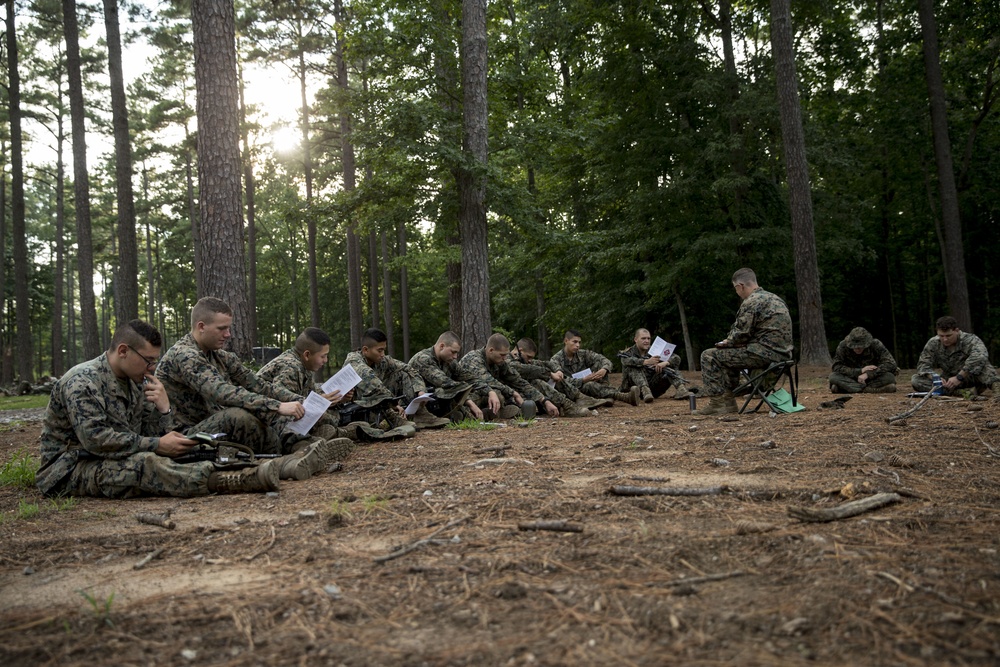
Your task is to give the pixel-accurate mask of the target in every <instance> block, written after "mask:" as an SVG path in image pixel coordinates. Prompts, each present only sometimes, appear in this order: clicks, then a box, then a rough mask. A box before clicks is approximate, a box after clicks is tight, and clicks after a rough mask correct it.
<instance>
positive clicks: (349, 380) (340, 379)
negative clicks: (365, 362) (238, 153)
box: [323, 366, 361, 396]
mask: <svg viewBox="0 0 1000 667" xmlns="http://www.w3.org/2000/svg"><path fill="white" fill-rule="evenodd" d="M359 382H361V376H360V375H358V372H357V371H356V370H354V366H344V367H343V368H341V369H340V370H339V371H337V373H336V374H335V375H334V376H333V377H332V378H330V379H329V380H327V381H326V382H324V383H323V393H324V394H329V393H330V392H331V391H333V390H334V389H339V390H340V395H341V396H343V395H345V394H346V393H347V392H349V391H350V390H352V389H354V388H355V387H357V386H358V383H359Z"/></svg>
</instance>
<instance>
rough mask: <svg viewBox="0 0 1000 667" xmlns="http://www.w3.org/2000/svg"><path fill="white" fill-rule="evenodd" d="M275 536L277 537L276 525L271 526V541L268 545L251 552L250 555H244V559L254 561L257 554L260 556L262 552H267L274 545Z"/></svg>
mask: <svg viewBox="0 0 1000 667" xmlns="http://www.w3.org/2000/svg"><path fill="white" fill-rule="evenodd" d="M274 538H275V535H274V526H271V541H270V542H268V543H267V546H266V547H264V548H263V549H261V550H260V551H258V552H257V553H253V554H250V555H249V556H244V557H243V560H245V561H248V562H249V561H252V560H253V559H254V558H256V557H257V556H260V555H261V554H263V553H266V552H267V550H268V549H270V548H271V547H273V546H274Z"/></svg>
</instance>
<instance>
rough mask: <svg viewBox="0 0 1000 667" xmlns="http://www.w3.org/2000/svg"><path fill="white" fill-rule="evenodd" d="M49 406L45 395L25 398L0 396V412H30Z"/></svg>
mask: <svg viewBox="0 0 1000 667" xmlns="http://www.w3.org/2000/svg"><path fill="white" fill-rule="evenodd" d="M48 404H49V397H48V396H47V395H45V394H28V395H27V396H0V410H30V409H33V408H44V407H46V406H48Z"/></svg>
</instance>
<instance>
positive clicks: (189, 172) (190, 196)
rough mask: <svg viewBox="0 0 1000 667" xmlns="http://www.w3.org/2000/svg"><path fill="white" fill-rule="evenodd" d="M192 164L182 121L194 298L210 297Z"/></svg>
mask: <svg viewBox="0 0 1000 667" xmlns="http://www.w3.org/2000/svg"><path fill="white" fill-rule="evenodd" d="M193 162H194V160H193V157H192V155H191V130H190V128H188V123H187V121H186V120H185V121H184V183H185V185H186V186H187V187H186V188H185V190H186V195H187V197H186V199H187V209H188V220H190V222H191V250H192V252H191V258H192V260H193V261H194V285H195V296H196V297H197V298H199V299H200V298H201V297H203V296H210V295H209V294H208V292H206V291H205V270H204V266H205V263H204V261H203V260H202V249H201V222H200V221H199V220H198V210H197V202H196V200H195V196H194V165H193V164H192V163H193Z"/></svg>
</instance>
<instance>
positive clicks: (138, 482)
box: [55, 452, 215, 498]
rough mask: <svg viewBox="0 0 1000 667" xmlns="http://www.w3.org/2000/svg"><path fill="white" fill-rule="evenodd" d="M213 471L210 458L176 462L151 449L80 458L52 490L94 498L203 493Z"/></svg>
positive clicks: (195, 494) (203, 494)
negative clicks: (117, 456)
mask: <svg viewBox="0 0 1000 667" xmlns="http://www.w3.org/2000/svg"><path fill="white" fill-rule="evenodd" d="M214 471H215V464H213V463H212V462H211V461H199V462H197V463H176V462H174V460H173V459H170V458H167V457H166V456H160V455H159V454H153V453H152V452H140V453H138V454H133V455H132V456H129V457H128V458H124V459H117V460H112V459H82V460H80V461H78V462H77V464H76V467H75V468H73V472H71V473H70V474H69V476H67V477H66V480H65V481H64V482H63V484H62V486H60V487H59V488H58V489H56V490H55V493H58V494H60V495H69V496H96V497H98V498H102V497H103V498H132V497H134V496H175V497H178V498H190V497H191V496H205V495H208V476H209V475H211V474H212V472H214Z"/></svg>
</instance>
